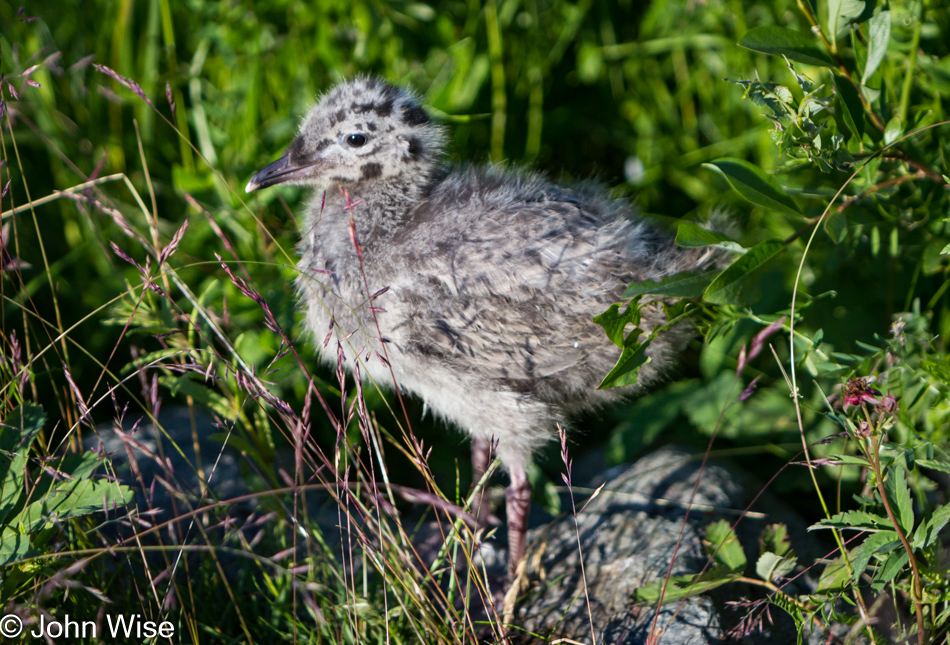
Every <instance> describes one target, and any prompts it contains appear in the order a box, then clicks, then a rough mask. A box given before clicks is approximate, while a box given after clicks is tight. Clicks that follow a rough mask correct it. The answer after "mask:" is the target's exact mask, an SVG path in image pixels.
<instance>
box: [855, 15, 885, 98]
mask: <svg viewBox="0 0 950 645" xmlns="http://www.w3.org/2000/svg"><path fill="white" fill-rule="evenodd" d="M890 40H891V11H890V9H888V8H887V5H883V6H882V7H879V8H878V11H875V13H874V16H872V17H871V22H869V23H868V58H867V62H866V63H865V64H864V74H862V75H861V85H867V82H868V79H869V78H871V76H872V75H873V74H874V72H875V71H877V68H878V66H879V65H880V64H881V61H882V60H884V54H885V52H887V44H888V42H890ZM872 100H873V99H872Z"/></svg>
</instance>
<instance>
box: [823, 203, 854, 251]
mask: <svg viewBox="0 0 950 645" xmlns="http://www.w3.org/2000/svg"><path fill="white" fill-rule="evenodd" d="M823 226H824V227H825V233H827V234H828V237H830V238H831V241H832V242H834V243H835V244H838V243H839V242H841V241H842V240H844V236H845V234H846V233H847V231H848V219H847V217H845V215H844V213H842V212H841V211H838V210H833V211H831V214H830V215H828V217H826V218H825V223H824V224H823Z"/></svg>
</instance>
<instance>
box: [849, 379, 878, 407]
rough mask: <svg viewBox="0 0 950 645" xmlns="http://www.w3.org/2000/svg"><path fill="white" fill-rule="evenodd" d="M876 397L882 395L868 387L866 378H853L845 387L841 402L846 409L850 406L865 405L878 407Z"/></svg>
mask: <svg viewBox="0 0 950 645" xmlns="http://www.w3.org/2000/svg"><path fill="white" fill-rule="evenodd" d="M875 396H881V393H880V392H878V391H877V390H875V389H874V388H872V387H871V386H870V385H868V380H867V379H866V378H853V379H851V380H850V381H848V382H847V384H845V386H844V391H843V392H842V393H841V400H842V401H843V402H844V409H845V410H847V409H848V407H849V406H859V405H861V404H863V403H870V404H872V405H878V400H877V399H876V398H874V397H875Z"/></svg>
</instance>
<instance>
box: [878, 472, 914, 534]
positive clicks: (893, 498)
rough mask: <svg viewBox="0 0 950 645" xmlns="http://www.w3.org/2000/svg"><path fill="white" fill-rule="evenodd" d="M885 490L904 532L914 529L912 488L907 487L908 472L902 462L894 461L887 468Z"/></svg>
mask: <svg viewBox="0 0 950 645" xmlns="http://www.w3.org/2000/svg"><path fill="white" fill-rule="evenodd" d="M884 492H885V493H887V499H888V501H890V503H891V509H892V510H893V511H894V514H895V515H896V516H897V521H898V522H900V524H901V528H902V529H904V534H905V535H906V534H908V533H910V532H911V531H913V530H914V505H913V503H912V502H911V500H910V489H909V488H908V487H907V473H906V472H905V471H904V467H903V465H902V464H898V463H894V464H893V465H892V466H891V467H890V468H888V469H887V478H886V479H885V480H884Z"/></svg>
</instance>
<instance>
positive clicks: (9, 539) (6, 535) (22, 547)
mask: <svg viewBox="0 0 950 645" xmlns="http://www.w3.org/2000/svg"><path fill="white" fill-rule="evenodd" d="M29 552H30V536H28V535H23V534H22V533H19V532H17V531H14V530H13V529H11V528H9V527H6V526H5V527H3V531H2V532H0V566H3V565H5V564H9V563H10V562H16V561H17V560H21V559H22V558H24V557H26V555H27V554H28V553H29Z"/></svg>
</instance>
